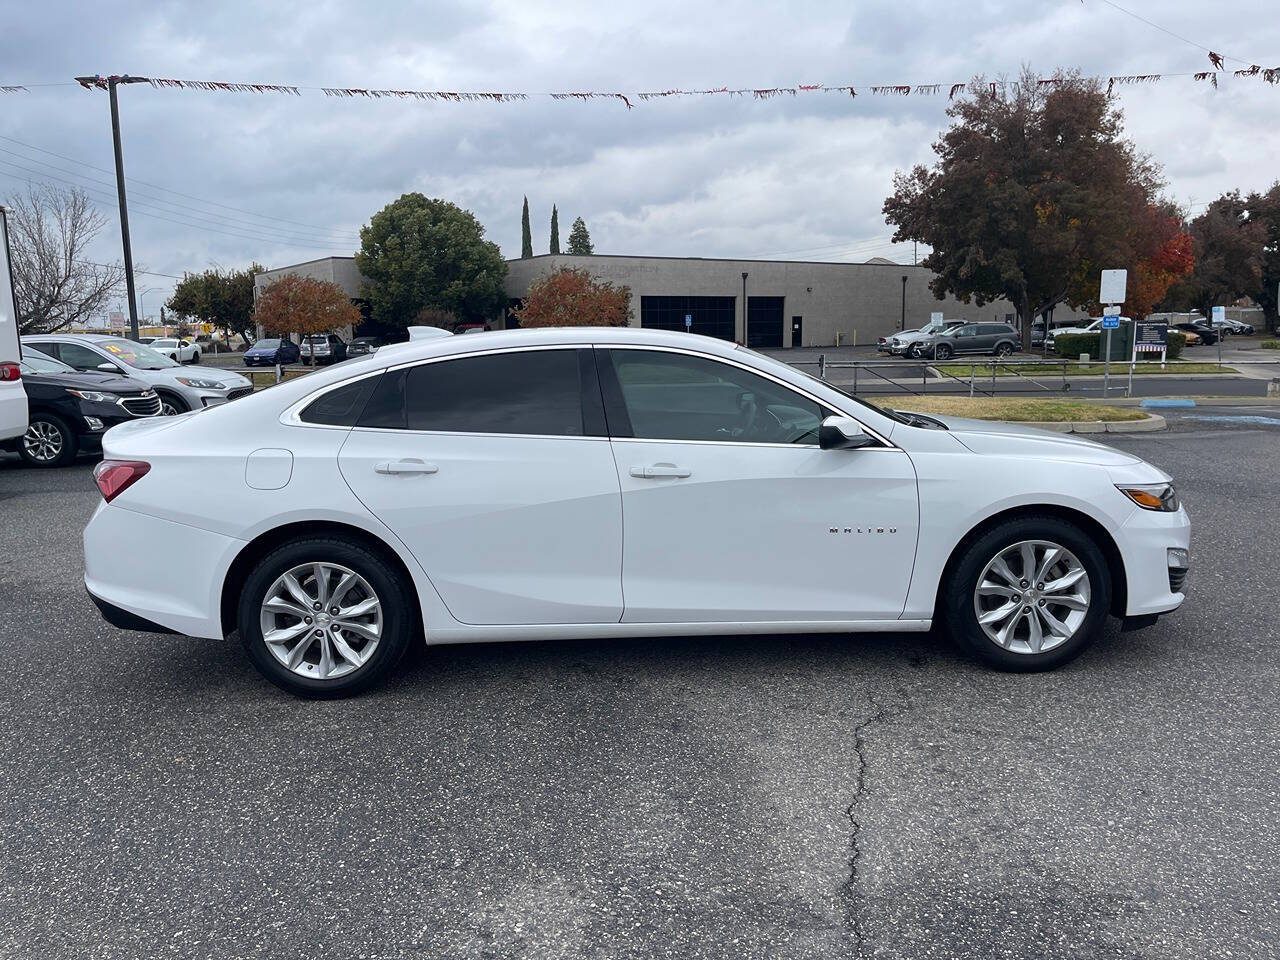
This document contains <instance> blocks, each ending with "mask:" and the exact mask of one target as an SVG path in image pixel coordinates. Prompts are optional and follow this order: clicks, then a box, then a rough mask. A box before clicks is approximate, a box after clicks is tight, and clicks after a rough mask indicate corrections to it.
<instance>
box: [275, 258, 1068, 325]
mask: <svg viewBox="0 0 1280 960" xmlns="http://www.w3.org/2000/svg"><path fill="white" fill-rule="evenodd" d="M562 267H575V268H578V269H583V270H587V271H588V272H590V273H591V274H592V276H594V277H596V278H597V279H600V280H607V281H609V282H611V283H613V284H615V285H617V286H625V287H628V288H630V290H631V310H632V318H631V323H632V325H633V326H644V327H656V328H660V329H667V330H686V329H688V330H690V331H691V332H693V333H701V334H705V335H707V336H713V337H719V338H721V339H725V340H735V341H737V342H739V343H745V344H747V345H748V346H752V347H766V348H767V347H783V348H787V347H800V346H805V347H810V346H814V347H821V346H831V345H832V344H835V343H836V342H837V341H838V342H839V343H841V344H848V345H857V344H866V343H873V342H875V340H876V338H877V337H882V336H884V335H886V334H888V333H892V332H893V331H895V330H899V329H902V328H903V326H904V325H905V327H906V328H908V329H911V328H915V327H920V326H922V325H924V324H925V323H927V322H928V321H929V319H930V316H931V315H932V314H934V313H941V314H942V315H943V316H944V317H946V318H947V319H953V318H955V319H965V320H999V321H1005V320H1008V321H1010V322H1012V321H1013V318H1014V310H1013V307H1012V306H1011V305H1010V304H1009V303H1008V302H1007V301H1005V300H997V301H995V302H993V303H988V304H986V305H985V306H981V307H979V306H977V305H976V304H972V303H968V304H966V303H961V302H960V301H959V300H956V299H955V298H953V297H947V298H945V299H943V300H938V299H937V298H936V297H934V295H933V293H932V292H931V291H930V290H929V281H930V279H932V276H933V274H932V272H931V271H929V270H926V269H925V268H924V267H916V266H905V265H903V264H900V263H893V262H892V261H889V260H881V259H876V260H872V261H869V262H867V263H823V262H807V261H794V260H720V259H710V258H704V257H625V256H603V255H593V256H585V257H577V256H568V255H553V254H547V255H544V256H539V257H532V258H530V259H527V260H508V261H507V268H508V269H507V280H506V292H507V295H508V297H509V298H510V304H511V306H515V305H517V304H518V302H519V301H520V299H521V298H523V297H524V295H525V293H526V292H527V291H528V289H529V285H530V284H531V283H533V282H534V281H535V280H536V279H538V278H539V277H542V276H545V275H546V274H548V273H551V272H553V271H555V270H558V269H560V268H562ZM286 273H295V274H300V275H303V276H313V277H319V278H321V279H324V280H332V281H334V282H335V283H337V284H338V285H339V286H341V287H342V288H343V289H344V290H346V291H347V294H348V296H350V297H351V298H352V299H353V300H356V299H359V298H360V281H361V278H360V273H359V271H357V270H356V267H355V260H354V258H352V257H325V258H323V259H320V260H312V261H308V262H307V263H301V264H297V265H296V266H291V267H281V268H279V269H276V270H269V271H266V272H265V273H261V274H259V275H258V277H257V278H256V281H255V283H256V286H257V289H258V290H261V289H262V288H263V287H265V286H267V285H269V284H270V283H271V282H272V280H273V279H275V278H276V277H279V276H281V275H283V274H286ZM744 304H745V305H746V310H745V311H744V310H743V305H744ZM1075 316H1076V314H1075V312H1074V311H1070V310H1068V309H1067V308H1065V307H1059V308H1058V311H1057V313H1056V315H1055V318H1054V319H1055V320H1059V321H1060V320H1063V319H1071V318H1074V317H1075ZM1081 316H1083V314H1082V315H1081ZM492 325H493V326H494V327H504V326H515V325H516V321H515V318H514V317H512V316H511V313H510V310H509V309H508V310H507V311H506V316H504V317H495V318H494V319H493V321H492Z"/></svg>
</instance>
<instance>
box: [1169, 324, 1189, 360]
mask: <svg viewBox="0 0 1280 960" xmlns="http://www.w3.org/2000/svg"><path fill="white" fill-rule="evenodd" d="M1165 343H1166V344H1167V345H1168V353H1169V359H1170V360H1177V359H1178V358H1179V357H1180V356H1182V348H1183V347H1185V346H1186V345H1187V335H1186V334H1185V333H1183V332H1182V331H1181V330H1170V331H1169V335H1168V337H1167V338H1166V339H1165Z"/></svg>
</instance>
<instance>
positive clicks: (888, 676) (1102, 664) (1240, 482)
mask: <svg viewBox="0 0 1280 960" xmlns="http://www.w3.org/2000/svg"><path fill="white" fill-rule="evenodd" d="M1258 415H1259V411H1257V410H1252V411H1233V410H1232V409H1230V408H1222V407H1218V408H1214V409H1212V410H1211V411H1204V410H1201V411H1188V415H1187V416H1181V415H1179V414H1177V413H1174V415H1173V417H1172V418H1171V422H1172V427H1171V429H1170V430H1169V431H1167V432H1164V433H1159V434H1144V435H1131V436H1108V437H1107V438H1106V440H1107V442H1108V443H1112V444H1114V445H1116V446H1119V447H1122V448H1124V449H1128V450H1133V451H1135V452H1137V453H1139V454H1140V455H1141V456H1143V457H1145V458H1147V459H1149V460H1151V461H1152V462H1154V463H1156V464H1158V465H1160V466H1162V467H1165V468H1166V469H1168V470H1170V471H1171V472H1172V473H1174V474H1175V476H1176V477H1177V478H1178V481H1179V485H1180V488H1181V491H1182V496H1183V498H1184V501H1185V502H1186V503H1187V505H1188V509H1189V510H1190V511H1191V513H1192V515H1193V518H1194V522H1195V533H1194V537H1195V539H1194V543H1193V557H1194V559H1193V563H1194V567H1193V571H1192V575H1191V580H1190V584H1191V586H1190V590H1191V595H1190V600H1189V602H1188V604H1187V605H1186V606H1185V607H1184V609H1183V610H1182V611H1180V612H1178V613H1177V614H1175V615H1173V616H1171V617H1168V618H1166V619H1164V620H1162V621H1161V622H1160V623H1159V624H1157V625H1156V626H1155V627H1152V628H1150V629H1148V630H1145V631H1142V632H1139V633H1134V634H1127V635H1123V636H1122V635H1120V634H1119V633H1118V632H1116V630H1115V628H1114V626H1113V627H1112V629H1111V630H1110V631H1109V632H1108V634H1107V635H1106V637H1105V638H1104V639H1103V641H1102V642H1101V643H1100V644H1098V645H1097V646H1096V647H1095V648H1094V649H1093V650H1091V651H1090V652H1089V653H1087V654H1086V655H1085V656H1084V657H1082V658H1081V659H1080V660H1078V661H1077V662H1075V663H1073V664H1071V665H1070V666H1069V667H1067V668H1065V669H1063V670H1061V671H1059V672H1057V673H1054V674H1047V675H1038V676H1009V675H1003V674H997V673H992V672H988V671H986V670H984V669H982V668H980V667H978V666H976V665H974V664H972V663H970V662H969V661H967V660H965V659H963V658H961V657H960V656H959V655H958V654H957V653H956V652H955V651H954V650H953V649H952V648H951V646H950V645H949V644H948V643H946V642H945V641H943V640H941V639H935V638H932V637H921V636H913V635H900V636H883V637H871V636H856V637H840V636H820V637H799V638H796V637H749V638H725V639H705V638H704V639H670V640H658V641H653V640H636V641H625V642H617V641H610V642H595V641H592V642H574V643H568V642H566V643H546V644H525V645H517V644H507V645H495V646H469V647H453V648H432V649H429V650H425V651H420V652H418V653H417V654H416V655H414V656H413V657H412V658H411V659H410V661H409V662H408V663H406V664H405V666H404V669H403V672H402V675H401V676H400V678H399V679H398V680H397V681H395V682H394V683H392V684H391V685H389V686H388V687H386V688H383V689H381V690H378V691H375V692H374V693H372V694H370V695H367V696H364V697H361V698H359V699H356V700H351V701H344V702H330V703H312V702H305V701H300V700H295V699H292V698H290V697H288V696H287V695H285V694H283V693H281V692H279V691H277V690H276V689H275V688H274V687H272V686H270V685H268V684H267V683H266V682H265V681H263V680H261V679H259V677H258V676H257V674H256V673H254V671H253V670H252V669H251V668H250V667H249V665H248V664H247V662H246V661H245V659H244V658H243V657H242V655H241V653H240V651H239V649H238V647H237V646H236V645H234V644H230V643H227V644H224V643H217V642H210V641H204V640H192V639H187V638H182V637H171V636H154V635H144V634H134V633H126V632H121V631H117V630H115V629H113V628H111V627H109V626H107V625H106V624H105V623H104V622H102V621H101V620H100V619H99V617H98V615H97V612H96V610H95V609H94V608H93V606H92V605H91V604H90V602H89V600H88V599H87V597H86V596H85V594H84V592H83V588H82V586H81V583H80V574H81V548H80V542H79V535H80V529H81V527H82V526H83V524H84V521H85V520H86V518H87V516H88V514H89V512H90V511H91V510H92V508H93V506H94V504H95V502H96V500H97V499H98V494H97V492H96V490H95V489H94V488H93V485H92V482H91V479H90V477H89V465H88V464H85V463H82V464H81V465H79V466H77V467H75V468H71V469H67V470H61V471H36V470H30V469H24V468H22V467H21V466H20V465H19V464H18V462H17V461H16V460H14V459H12V458H4V459H0V521H2V523H0V527H2V528H3V530H4V544H5V550H4V554H3V560H0V609H3V611H4V614H5V615H4V616H3V618H0V655H2V656H3V659H4V663H5V665H6V669H5V671H4V677H5V683H4V685H3V688H2V689H0V719H2V720H3V723H4V727H5V730H6V733H7V735H6V736H5V737H4V738H3V740H2V741H0V769H2V770H3V776H0V870H2V871H3V882H2V883H0V956H4V957H15V958H18V957H21V958H26V957H32V958H34V957H39V958H59V957H94V958H134V957H139V956H148V957H262V958H267V957H270V958H273V960H275V958H292V957H341V958H354V957H394V958H402V957H555V958H576V957H591V958H612V957H725V958H731V957H732V958H742V957H761V958H764V957H769V958H778V957H835V956H868V957H870V956H875V957H890V958H898V957H900V958H917V957H966V958H967V957H973V958H979V957H981V958H990V957H1055V958H1056V957H1063V958H1066V957H1144V958H1184V957H1185V958H1193V957H1194V958H1202V957H1230V956H1234V957H1251V958H1255V957H1269V956H1276V955H1277V953H1278V951H1280V857H1278V856H1277V854H1278V853H1280V841H1278V840H1277V836H1276V824H1277V823H1280V712H1278V711H1277V710H1276V700H1277V694H1278V692H1280V660H1278V658H1277V649H1280V590H1277V561H1276V549H1275V544H1276V543H1277V542H1278V541H1280V514H1278V513H1277V511H1276V509H1275V506H1274V505H1275V503H1276V482H1277V481H1276V478H1277V476H1278V475H1280V423H1277V424H1275V425H1273V424H1271V423H1269V422H1267V421H1269V420H1272V419H1274V418H1276V417H1277V416H1280V415H1278V414H1276V413H1275V412H1274V411H1263V412H1262V414H1261V416H1262V419H1261V420H1256V421H1251V420H1249V419H1234V418H1235V417H1237V416H1242V417H1247V416H1258ZM1201 416H1211V417H1225V418H1226V419H1216V420H1204V419H1196V418H1197V417H1201ZM121 546H122V551H123V549H124V548H126V547H128V546H129V545H125V544H122V545H121ZM131 548H134V549H136V547H131ZM173 559H174V563H173V576H174V578H175V579H176V580H178V581H179V582H181V578H182V576H183V567H182V558H181V557H175V558H173Z"/></svg>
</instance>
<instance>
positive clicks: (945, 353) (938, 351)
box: [933, 343, 955, 360]
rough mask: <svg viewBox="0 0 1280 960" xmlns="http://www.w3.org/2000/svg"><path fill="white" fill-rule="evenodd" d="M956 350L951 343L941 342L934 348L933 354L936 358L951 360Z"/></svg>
mask: <svg viewBox="0 0 1280 960" xmlns="http://www.w3.org/2000/svg"><path fill="white" fill-rule="evenodd" d="M954 352H955V351H953V350H952V349H951V345H950V344H947V343H940V344H938V345H937V346H936V347H934V348H933V356H934V359H936V360H950V359H951V355H952V354H953V353H954Z"/></svg>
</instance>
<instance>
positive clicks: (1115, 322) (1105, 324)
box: [1102, 315, 1120, 330]
mask: <svg viewBox="0 0 1280 960" xmlns="http://www.w3.org/2000/svg"><path fill="white" fill-rule="evenodd" d="M1102 329H1103V330H1119V329H1120V317H1119V316H1118V315H1112V316H1109V317H1103V318H1102Z"/></svg>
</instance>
